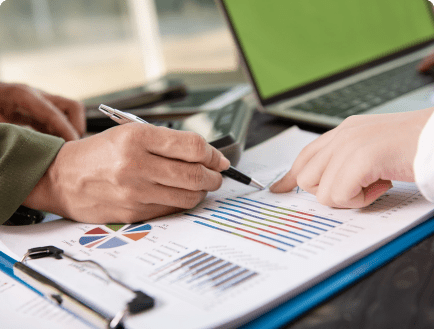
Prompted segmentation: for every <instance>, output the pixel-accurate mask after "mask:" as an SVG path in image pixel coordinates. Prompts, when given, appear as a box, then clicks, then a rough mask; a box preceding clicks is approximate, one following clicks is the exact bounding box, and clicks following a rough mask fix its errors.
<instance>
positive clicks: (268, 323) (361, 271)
mask: <svg viewBox="0 0 434 329" xmlns="http://www.w3.org/2000/svg"><path fill="white" fill-rule="evenodd" d="M433 233H434V217H432V218H430V219H428V220H427V221H425V222H423V223H422V224H419V225H418V226H416V227H414V228H412V229H411V230H410V231H408V232H406V233H404V234H402V235H401V236H399V237H398V238H396V239H394V240H393V241H391V242H389V243H387V244H386V245H384V246H382V247H380V248H379V249H377V250H375V251H374V252H372V253H371V254H369V255H368V256H366V257H364V258H362V259H360V260H358V261H357V262H355V263H353V264H351V265H350V266H348V267H346V268H345V269H343V270H341V271H339V272H338V273H336V274H334V275H332V276H331V277H329V278H327V279H326V280H324V281H322V282H320V283H318V284H317V285H315V286H313V287H312V288H310V289H308V290H306V291H305V292H303V293H301V294H299V295H297V296H296V297H294V298H292V299H290V300H288V301H287V302H285V303H283V304H282V305H280V306H277V307H276V308H274V309H272V310H271V311H269V312H267V313H265V314H263V315H261V316H259V317H258V318H256V319H255V320H252V321H250V322H248V323H247V324H245V325H243V326H241V327H239V329H264V328H267V329H273V328H280V327H282V326H284V325H285V324H288V323H289V322H291V321H293V320H295V319H296V318H298V317H299V316H300V315H302V314H303V313H305V312H307V311H309V310H310V309H312V308H314V307H315V306H317V305H318V304H320V303H322V302H323V301H325V300H326V299H328V298H330V297H332V296H333V295H335V294H336V293H338V292H339V291H340V290H342V289H344V288H346V287H348V286H349V285H351V284H353V283H355V282H356V281H358V280H360V279H361V278H363V277H364V276H367V275H368V274H370V273H372V272H373V271H374V270H376V269H378V268H379V267H381V266H383V265H384V264H386V263H387V262H389V261H391V260H392V259H393V258H395V257H396V256H398V255H399V254H401V253H403V252H404V251H406V250H408V249H409V248H411V247H412V246H414V245H416V244H417V243H419V242H421V241H422V240H424V239H425V238H427V237H428V236H430V235H431V234H433Z"/></svg>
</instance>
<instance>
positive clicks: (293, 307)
mask: <svg viewBox="0 0 434 329" xmlns="http://www.w3.org/2000/svg"><path fill="white" fill-rule="evenodd" d="M433 233H434V217H433V218H430V219H428V220H427V221H425V222H424V223H422V224H420V225H418V226H416V227H414V228H413V229H411V230H410V231H408V232H406V233H404V234H403V235H401V236H399V237H398V238H396V239H394V240H393V241H391V242H389V243H388V244H386V245H384V246H383V247H381V248H379V249H377V250H376V251H374V252H372V253H371V254H369V255H368V256H366V257H364V258H362V259H360V260H359V261H357V262H355V263H353V264H352V265H350V266H348V267H347V268H345V269H343V270H341V271H340V272H338V273H336V274H334V275H332V276H331V277H329V278H327V279H326V280H324V281H322V282H320V283H319V284H317V285H315V286H313V287H312V288H310V289H308V290H307V291H305V292H303V293H301V294H299V295H297V296H296V297H294V298H292V299H290V300H289V301H287V302H285V303H283V304H281V305H279V306H276V307H275V308H273V309H272V310H270V311H268V312H267V313H265V314H263V315H262V316H259V317H258V318H256V319H255V320H252V321H250V322H249V323H247V324H245V325H243V326H241V327H240V328H241V329H263V328H267V329H274V328H279V327H281V326H283V325H285V324H288V323H289V322H291V321H293V320H295V319H296V318H298V317H299V316H301V315H302V314H303V313H305V312H307V311H308V310H310V309H312V308H313V307H315V306H317V305H319V304H320V303H322V302H324V301H325V300H327V299H328V298H330V297H332V296H334V295H335V294H337V293H338V292H339V291H341V290H343V289H345V288H346V287H348V286H350V285H351V284H354V283H355V282H357V281H358V280H360V279H362V278H363V277H365V276H367V275H368V274H370V273H372V272H373V271H375V270H376V269H378V268H379V267H381V266H383V265H385V264H386V263H387V262H389V261H391V260H392V259H393V258H395V257H397V256H398V255H400V254H402V253H403V252H405V251H406V250H408V249H409V248H411V247H412V246H414V245H416V244H417V243H419V242H421V241H422V240H424V239H425V238H427V237H428V236H430V235H432V234H433ZM56 249H57V248H56ZM17 263H20V262H17V261H16V260H15V259H13V258H11V257H10V256H8V255H6V254H4V253H3V252H0V270H1V271H3V272H5V273H6V274H8V275H9V276H11V277H13V278H14V279H16V280H18V281H20V282H21V283H23V284H25V285H27V286H29V287H30V288H31V289H33V290H35V288H34V287H33V286H31V285H28V284H27V283H26V282H24V281H23V280H21V279H20V278H18V277H17V276H16V275H15V274H14V265H15V264H17ZM19 266H20V265H19ZM35 291H36V292H38V293H39V294H40V295H43V294H42V293H41V292H39V291H38V290H35ZM77 316H78V317H82V316H80V314H77ZM119 328H121V327H119Z"/></svg>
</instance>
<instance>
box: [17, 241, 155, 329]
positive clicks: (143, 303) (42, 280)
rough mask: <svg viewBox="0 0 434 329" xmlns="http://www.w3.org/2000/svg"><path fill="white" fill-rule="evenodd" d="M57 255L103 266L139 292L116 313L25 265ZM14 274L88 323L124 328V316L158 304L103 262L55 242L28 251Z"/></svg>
mask: <svg viewBox="0 0 434 329" xmlns="http://www.w3.org/2000/svg"><path fill="white" fill-rule="evenodd" d="M45 257H53V258H55V259H63V258H67V259H69V260H72V261H74V262H77V263H90V264H92V265H94V266H96V267H97V268H98V269H100V270H101V271H102V272H103V273H104V274H105V275H106V276H107V277H108V279H109V280H110V281H112V282H114V283H116V284H118V285H120V286H121V287H123V288H125V289H127V290H128V291H130V292H132V293H134V294H135V297H134V298H133V299H132V300H131V301H130V302H128V303H127V305H126V306H125V308H124V309H122V310H120V311H119V312H118V313H117V314H116V315H115V316H114V317H112V316H110V315H109V314H107V313H106V312H104V311H103V310H101V309H99V308H98V307H97V306H96V305H93V304H92V303H90V302H89V301H86V300H85V299H83V298H81V297H79V296H77V294H75V293H74V292H72V291H70V290H69V289H67V288H65V287H63V286H61V285H59V284H57V283H56V282H54V281H52V280H51V279H49V278H47V277H46V276H44V275H42V274H41V273H39V272H37V271H35V270H33V269H32V268H30V267H28V266H27V265H25V262H26V259H27V258H30V259H38V258H45ZM13 270H14V274H15V275H16V276H17V277H18V278H20V279H21V280H23V281H24V282H26V283H27V284H29V285H30V286H31V287H33V288H35V289H36V290H38V291H40V292H41V293H42V294H44V295H45V296H46V297H47V298H49V299H50V300H52V301H54V302H55V303H57V304H58V305H59V306H61V307H63V308H65V309H66V310H68V311H70V312H72V313H73V314H75V315H77V316H78V317H80V318H82V319H83V320H85V321H87V322H88V323H90V324H92V325H94V326H95V327H97V328H101V329H107V328H108V329H123V328H124V325H123V320H124V318H125V317H126V316H127V315H134V314H139V313H142V312H144V311H146V310H148V309H150V308H152V307H153V306H154V299H153V298H152V297H150V296H148V295H147V294H145V293H144V292H142V291H138V290H133V289H132V288H130V287H129V286H127V285H126V284H125V283H123V282H121V281H119V280H117V279H115V278H113V277H112V276H111V275H110V273H109V272H108V271H107V270H106V269H105V268H104V267H102V266H101V265H100V264H98V263H97V262H95V261H93V260H78V259H75V258H74V257H71V256H69V255H67V254H65V253H64V252H63V250H62V249H59V248H56V247H54V246H46V247H38V248H32V249H29V250H28V251H27V253H26V254H25V255H24V256H23V258H22V259H21V261H19V262H16V263H15V264H14V265H13Z"/></svg>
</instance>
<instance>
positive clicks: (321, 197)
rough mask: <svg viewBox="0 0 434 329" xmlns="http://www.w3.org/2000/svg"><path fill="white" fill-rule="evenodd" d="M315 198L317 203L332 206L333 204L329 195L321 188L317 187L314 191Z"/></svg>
mask: <svg viewBox="0 0 434 329" xmlns="http://www.w3.org/2000/svg"><path fill="white" fill-rule="evenodd" d="M316 199H317V201H318V202H319V203H321V204H322V205H324V206H332V205H333V203H332V201H331V199H330V197H329V195H328V194H327V193H326V192H324V190H323V189H320V188H318V191H317V193H316Z"/></svg>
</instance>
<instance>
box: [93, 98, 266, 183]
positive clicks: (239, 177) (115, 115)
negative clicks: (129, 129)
mask: <svg viewBox="0 0 434 329" xmlns="http://www.w3.org/2000/svg"><path fill="white" fill-rule="evenodd" d="M98 109H99V110H100V111H101V112H102V113H104V114H105V115H107V116H109V117H110V119H112V120H113V121H115V122H117V123H119V124H121V125H122V124H125V123H129V122H138V123H145V124H146V123H148V122H147V121H145V120H143V119H142V118H139V117H138V116H135V115H133V114H131V113H126V112H122V111H119V110H116V109H113V108H111V107H109V106H107V105H104V104H101V105H100V106H99V108H98ZM221 174H222V175H225V176H227V177H229V178H232V179H233V180H236V181H237V182H240V183H243V184H246V185H251V186H254V187H256V188H258V189H260V190H262V189H264V188H265V186H264V185H262V184H261V183H260V182H258V181H257V180H255V179H254V178H251V177H249V176H247V175H245V174H243V173H242V172H241V171H239V170H237V169H235V168H234V167H232V166H230V167H229V168H228V169H226V170H223V171H221Z"/></svg>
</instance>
